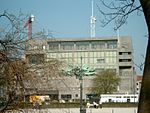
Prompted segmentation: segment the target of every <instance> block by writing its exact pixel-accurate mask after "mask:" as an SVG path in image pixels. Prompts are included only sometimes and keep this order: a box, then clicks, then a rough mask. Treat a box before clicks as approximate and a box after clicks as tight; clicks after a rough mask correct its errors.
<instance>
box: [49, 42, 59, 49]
mask: <svg viewBox="0 0 150 113" xmlns="http://www.w3.org/2000/svg"><path fill="white" fill-rule="evenodd" d="M49 50H59V43H57V42H51V43H49Z"/></svg>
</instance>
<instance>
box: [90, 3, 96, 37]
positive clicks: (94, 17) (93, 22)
mask: <svg viewBox="0 0 150 113" xmlns="http://www.w3.org/2000/svg"><path fill="white" fill-rule="evenodd" d="M91 2H92V16H91V38H93V37H95V27H96V16H94V15H93V13H94V10H93V9H94V8H93V0H92V1H91Z"/></svg>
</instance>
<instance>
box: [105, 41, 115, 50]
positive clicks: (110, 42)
mask: <svg viewBox="0 0 150 113" xmlns="http://www.w3.org/2000/svg"><path fill="white" fill-rule="evenodd" d="M107 48H108V49H116V48H117V41H108V42H107Z"/></svg>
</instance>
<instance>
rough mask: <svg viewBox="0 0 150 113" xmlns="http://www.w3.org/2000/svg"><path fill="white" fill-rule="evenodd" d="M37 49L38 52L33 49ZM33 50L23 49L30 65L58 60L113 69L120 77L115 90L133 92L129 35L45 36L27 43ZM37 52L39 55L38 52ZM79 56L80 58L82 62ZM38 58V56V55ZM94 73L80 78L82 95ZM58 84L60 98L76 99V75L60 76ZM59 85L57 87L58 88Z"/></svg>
mask: <svg viewBox="0 0 150 113" xmlns="http://www.w3.org/2000/svg"><path fill="white" fill-rule="evenodd" d="M37 48H40V49H42V50H40V52H35V50H34V49H37ZM30 49H32V50H34V54H36V55H34V54H33V51H27V52H26V58H27V60H28V62H29V63H30V64H32V63H37V62H39V60H38V59H39V57H42V59H45V60H49V59H55V58H56V59H58V60H63V61H66V64H68V65H79V66H80V65H81V62H82V65H88V66H89V67H91V68H94V69H96V71H102V70H104V69H112V70H114V71H116V73H117V74H118V75H119V76H120V78H121V82H120V85H119V86H118V93H134V92H135V89H134V79H135V78H134V69H133V65H134V64H133V47H132V40H131V37H128V36H122V37H120V38H117V37H97V38H67V39H64V38H60V39H57V38H55V39H54V38H53V39H51V38H48V39H45V40H44V41H39V42H38V41H37V42H36V43H35V44H34V46H30ZM37 53H38V55H37ZM81 57H82V61H81ZM40 59H41V58H40ZM93 77H94V76H85V77H83V98H86V95H87V94H89V93H90V92H89V88H90V87H91V85H92V79H93ZM62 81H63V82H62V83H61V85H60V82H59V83H58V79H57V80H56V81H55V82H54V81H53V84H56V86H57V91H58V92H59V93H58V98H59V99H61V98H62V99H64V98H70V99H79V95H80V91H79V87H80V85H79V80H77V79H76V78H75V77H71V78H69V77H63V80H62ZM63 84H64V85H63ZM59 86H60V87H59Z"/></svg>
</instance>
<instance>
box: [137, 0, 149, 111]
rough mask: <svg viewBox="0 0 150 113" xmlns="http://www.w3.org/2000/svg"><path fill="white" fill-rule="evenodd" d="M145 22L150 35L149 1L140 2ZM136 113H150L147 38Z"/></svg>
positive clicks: (141, 0)
mask: <svg viewBox="0 0 150 113" xmlns="http://www.w3.org/2000/svg"><path fill="white" fill-rule="evenodd" d="M140 2H141V5H142V8H143V12H144V16H145V20H146V23H147V27H148V33H149V34H150V0H140ZM149 34H148V35H149ZM138 113H150V40H149V37H148V45H147V51H146V59H145V66H144V73H143V80H142V87H141V92H140V100H139V105H138Z"/></svg>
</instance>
